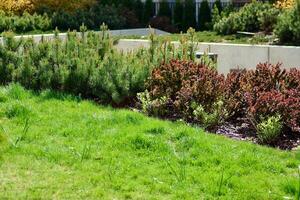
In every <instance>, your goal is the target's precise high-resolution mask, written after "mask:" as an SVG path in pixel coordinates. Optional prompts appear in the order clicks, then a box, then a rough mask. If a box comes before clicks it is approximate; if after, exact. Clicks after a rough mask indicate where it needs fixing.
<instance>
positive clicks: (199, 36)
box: [116, 31, 269, 44]
mask: <svg viewBox="0 0 300 200" xmlns="http://www.w3.org/2000/svg"><path fill="white" fill-rule="evenodd" d="M184 35H185V34H184ZM181 37H182V35H180V34H170V35H162V36H158V39H159V40H161V41H163V40H165V39H168V40H171V41H179V40H180V38H181ZM116 38H118V39H122V38H126V39H147V37H141V36H134V35H132V36H121V37H120V36H118V37H116ZM195 40H196V42H217V43H233V44H267V43H268V42H269V41H268V39H266V38H265V37H262V36H246V35H239V34H233V35H218V34H217V33H216V32H213V31H202V32H196V34H195Z"/></svg>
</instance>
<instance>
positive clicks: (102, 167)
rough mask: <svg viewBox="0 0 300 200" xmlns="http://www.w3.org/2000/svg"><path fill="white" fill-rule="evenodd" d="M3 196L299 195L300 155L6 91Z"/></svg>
mask: <svg viewBox="0 0 300 200" xmlns="http://www.w3.org/2000/svg"><path fill="white" fill-rule="evenodd" d="M0 133H1V137H0V138H1V139H0V140H1V144H0V199H216V198H219V199H259V200H261V199H283V198H288V197H290V198H291V199H293V198H294V197H295V194H296V193H297V190H298V164H299V161H300V154H299V153H298V152H296V151H294V152H284V151H280V150H276V149H271V148H266V147H261V146H258V145H254V144H251V143H249V142H240V141H233V140H230V139H227V138H224V137H221V136H217V135H213V134H208V133H205V132H204V131H203V130H201V129H200V128H193V127H189V126H186V125H184V124H183V123H182V122H176V123H172V122H167V121H162V120H158V119H153V118H149V117H146V116H144V115H142V114H139V113H137V112H133V111H130V110H116V109H113V108H110V107H104V106H100V105H97V104H95V103H92V102H90V101H83V100H80V99H79V98H75V97H72V96H67V95H61V94H55V93H53V92H50V91H45V92H42V93H41V94H39V95H36V94H32V93H31V92H28V91H24V90H23V89H22V88H20V87H18V86H10V87H8V88H3V87H2V88H1V89H0Z"/></svg>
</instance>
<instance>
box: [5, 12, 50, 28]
mask: <svg viewBox="0 0 300 200" xmlns="http://www.w3.org/2000/svg"><path fill="white" fill-rule="evenodd" d="M51 22H52V21H51V19H50V18H49V17H48V15H47V14H44V15H38V14H36V13H34V14H32V15H31V14H29V13H27V12H24V13H23V14H22V15H20V16H18V15H14V14H12V13H10V14H8V13H4V12H3V11H0V32H4V31H14V32H17V33H24V32H29V31H35V30H37V31H46V30H49V29H51Z"/></svg>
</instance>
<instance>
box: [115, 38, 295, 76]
mask: <svg viewBox="0 0 300 200" xmlns="http://www.w3.org/2000/svg"><path fill="white" fill-rule="evenodd" d="M174 44H175V46H177V45H179V43H178V42H174ZM139 47H149V42H148V41H146V40H130V39H122V40H120V41H119V44H117V48H118V49H120V50H123V51H130V50H134V49H137V48H139ZM197 49H198V50H199V51H202V52H209V53H215V54H217V55H218V63H217V64H218V71H219V72H221V73H224V74H227V73H228V72H229V71H230V69H238V68H246V69H254V68H255V67H256V65H257V64H258V63H260V62H270V63H274V64H276V63H278V62H280V63H282V64H283V67H284V68H292V67H300V47H295V46H272V45H246V44H226V43H200V44H199V45H198V47H197Z"/></svg>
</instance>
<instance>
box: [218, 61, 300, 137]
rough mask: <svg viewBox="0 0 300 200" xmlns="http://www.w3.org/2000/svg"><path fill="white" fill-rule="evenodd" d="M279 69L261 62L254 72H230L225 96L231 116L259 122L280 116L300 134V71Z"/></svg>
mask: <svg viewBox="0 0 300 200" xmlns="http://www.w3.org/2000/svg"><path fill="white" fill-rule="evenodd" d="M280 66H281V65H280V64H276V65H272V64H270V63H263V64H262V63H261V64H258V65H257V67H256V69H255V70H248V71H246V70H242V71H233V72H231V73H229V74H228V75H227V79H226V84H225V93H224V99H225V106H226V109H227V112H228V113H229V116H230V117H233V118H234V117H239V116H247V117H250V118H252V119H253V120H254V121H256V122H257V123H259V122H260V121H261V120H262V119H264V118H266V117H270V116H274V115H280V116H281V118H282V121H283V124H284V125H285V126H286V127H289V128H290V129H291V130H293V131H296V132H300V70H298V69H291V70H289V71H287V70H284V69H281V68H280Z"/></svg>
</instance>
